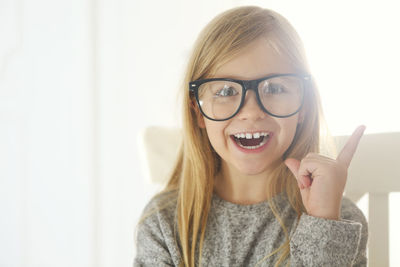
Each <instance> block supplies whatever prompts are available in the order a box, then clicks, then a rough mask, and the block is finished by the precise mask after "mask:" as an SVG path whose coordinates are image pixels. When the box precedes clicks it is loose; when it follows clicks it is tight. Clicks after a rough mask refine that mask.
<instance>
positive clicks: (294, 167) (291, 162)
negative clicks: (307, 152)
mask: <svg viewBox="0 0 400 267" xmlns="http://www.w3.org/2000/svg"><path fill="white" fill-rule="evenodd" d="M284 163H285V165H286V166H287V167H288V168H289V170H290V171H291V172H292V173H293V175H294V178H296V180H297V184H298V186H299V187H300V189H304V188H305V186H304V185H303V184H302V183H301V182H300V181H299V177H298V173H299V168H300V161H298V160H297V159H294V158H288V159H286V160H285V161H284Z"/></svg>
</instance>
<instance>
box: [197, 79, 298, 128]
mask: <svg viewBox="0 0 400 267" xmlns="http://www.w3.org/2000/svg"><path fill="white" fill-rule="evenodd" d="M257 90H258V95H259V97H260V101H261V103H262V105H263V106H264V108H265V109H266V110H267V111H268V112H269V113H271V114H273V115H276V116H288V115H290V114H292V113H294V112H296V111H297V110H298V109H299V108H300V106H301V102H302V99H303V91H304V90H303V81H302V79H301V78H300V77H297V76H279V77H273V78H269V79H266V80H263V81H261V82H260V83H259V84H258V88H257ZM243 91H244V90H242V85H241V84H239V83H236V82H230V81H210V82H206V83H203V84H202V85H200V87H199V89H198V96H199V102H200V108H201V109H202V111H203V113H204V114H205V115H207V117H209V118H212V119H216V120H223V119H227V118H229V117H231V116H232V115H233V114H235V113H236V112H237V111H238V109H239V107H240V104H241V100H242V94H243Z"/></svg>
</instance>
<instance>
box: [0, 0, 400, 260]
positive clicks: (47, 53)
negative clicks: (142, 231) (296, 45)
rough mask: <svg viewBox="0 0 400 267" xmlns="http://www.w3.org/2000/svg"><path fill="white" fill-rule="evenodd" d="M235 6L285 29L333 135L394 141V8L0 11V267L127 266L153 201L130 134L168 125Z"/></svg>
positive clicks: (149, 4)
mask: <svg viewBox="0 0 400 267" xmlns="http://www.w3.org/2000/svg"><path fill="white" fill-rule="evenodd" d="M247 3H250V4H251V3H255V4H260V3H261V4H262V5H264V6H266V7H271V8H273V9H275V10H277V11H280V12H281V13H282V14H283V15H285V16H287V17H288V18H289V19H290V20H291V21H292V22H293V24H294V25H295V26H296V28H298V30H299V32H300V34H301V35H302V37H303V39H304V41H305V44H306V48H307V51H308V54H309V58H310V63H311V66H312V69H313V73H314V75H315V76H316V77H317V79H318V82H319V84H320V85H321V94H322V97H323V102H324V105H325V111H326V115H327V118H328V122H329V124H330V126H331V130H332V132H333V133H334V134H349V133H350V132H351V131H352V130H353V128H354V127H355V126H356V125H357V124H359V123H365V124H367V126H368V129H369V132H379V131H400V125H399V124H398V123H395V122H397V121H398V118H397V116H398V114H400V110H399V109H400V106H399V105H396V99H398V93H397V92H398V91H399V89H400V88H399V86H400V85H399V84H400V83H398V82H397V79H395V77H396V75H397V74H396V70H397V69H396V68H397V66H398V62H400V60H399V59H400V56H399V52H398V50H397V49H396V48H397V47H399V46H400V44H399V37H398V35H396V34H395V30H396V27H395V25H399V23H400V22H399V19H398V17H396V16H395V15H396V14H393V13H394V12H395V11H396V10H398V9H396V8H395V4H394V1H388V0H386V1H380V2H379V5H378V4H375V3H373V2H367V3H366V2H365V1H364V2H361V1H351V3H352V4H351V5H350V4H349V1H334V2H331V4H329V3H328V2H326V1H324V3H323V4H322V3H319V2H318V1H311V0H310V1H301V2H299V1H258V2H257V1H253V2H251V1H238V0H236V1H235V0H230V1H228V0H224V1H211V0H208V1H178V0H171V1H161V0H160V1H144V0H142V1H140V0H139V1H128V0H119V1H115V0H114V1H110V0H98V1H95V0H90V1H89V0H85V1H82V0H80V1H77V0H72V1H49V0H38V1H35V2H32V1H22V0H14V1H13V0H2V1H0V214H1V218H2V219H0V251H2V253H0V266H29V267H31V266H96V267H97V266H110V267H111V266H131V264H132V261H133V255H134V244H133V236H134V226H135V224H136V222H137V220H138V218H139V216H140V213H141V211H142V209H143V207H144V205H145V204H146V202H147V201H148V199H149V198H150V196H151V195H152V194H153V193H154V192H155V190H157V187H155V186H153V185H150V184H149V182H148V181H146V180H145V179H143V173H142V171H141V169H140V168H141V166H140V163H139V156H138V144H137V138H138V132H139V131H140V129H142V128H143V127H146V126H149V125H165V126H174V125H175V126H176V125H179V121H178V119H179V115H178V114H179V109H178V108H177V107H176V92H177V89H178V88H179V86H180V83H181V79H182V72H183V69H184V66H185V63H186V60H187V57H188V55H189V53H190V49H191V46H192V44H193V42H194V40H195V38H196V36H197V34H198V33H199V31H200V30H201V28H202V27H203V26H204V25H205V23H206V22H208V21H209V20H210V19H211V18H212V17H214V16H215V15H216V14H217V13H219V12H221V11H222V10H225V9H226V8H229V7H232V6H234V5H238V4H247ZM299 10H300V11H301V12H299ZM379 14H382V17H380V18H379V19H378V18H376V16H377V15H379ZM343 22H346V23H344V24H343ZM316 37H317V38H316ZM327 63H328V64H327ZM353 72H354V73H355V75H352V73H353ZM386 73H389V74H391V75H390V76H387V75H386ZM377 77H378V78H377ZM381 77H383V78H381ZM342 79H345V82H343V80H342ZM359 88H361V89H362V90H361V91H360V90H359ZM377 88H379V90H377ZM382 88H384V93H382ZM337 96H339V98H337ZM344 96H346V97H344ZM332 99H336V100H334V101H329V100H332ZM360 99H361V100H360ZM377 99H378V100H379V101H378V102H379V103H392V105H388V104H385V105H380V106H379V107H380V108H379V109H377V108H376V106H377V104H376V102H375V101H376V100H377ZM338 102H339V103H340V105H338ZM355 103H357V104H355ZM372 107H373V108H372ZM160 138H162V137H160ZM392 207H393V205H392ZM392 210H393V209H392ZM394 220H397V222H398V221H399V220H398V219H395V218H394V219H393V218H392V221H394ZM397 233H398V232H397ZM393 240H395V239H394V238H393ZM397 240H398V239H397ZM392 242H393V241H392ZM398 243H399V241H397V243H396V244H398ZM394 254H395V253H394V252H393V253H392V265H393V266H394V265H396V264H394V263H399V262H400V260H399V258H395V257H397V255H394ZM397 265H398V264H397Z"/></svg>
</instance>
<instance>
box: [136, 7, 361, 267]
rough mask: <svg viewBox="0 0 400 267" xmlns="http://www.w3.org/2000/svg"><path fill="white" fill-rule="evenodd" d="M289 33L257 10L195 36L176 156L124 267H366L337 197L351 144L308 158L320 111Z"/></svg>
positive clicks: (225, 18) (228, 15) (233, 13)
mask: <svg viewBox="0 0 400 267" xmlns="http://www.w3.org/2000/svg"><path fill="white" fill-rule="evenodd" d="M309 73H310V71H309V69H308V66H307V63H306V58H305V53H304V51H303V46H302V43H301V41H300V38H299V37H298V35H297V33H296V31H295V30H294V29H293V28H292V26H291V25H290V24H289V22H288V21H287V20H286V19H284V18H283V17H282V16H280V15H279V14H277V13H275V12H273V11H271V10H266V9H261V8H259V7H239V8H235V9H232V10H228V11H226V12H224V13H222V14H221V15H219V16H217V17H216V18H215V19H214V20H212V21H211V22H210V23H209V24H208V25H207V26H206V28H205V29H204V30H203V31H202V32H201V34H200V36H199V38H198V40H197V42H196V44H195V47H194V51H193V53H192V56H191V59H190V61H189V66H188V68H187V73H186V78H185V87H184V96H183V145H182V149H181V151H180V154H179V157H178V159H177V163H176V166H175V168H174V171H173V173H172V175H171V176H170V179H169V182H168V184H167V186H166V188H165V189H164V190H163V191H162V192H161V193H160V194H158V195H157V196H155V197H154V198H153V199H152V200H151V201H150V203H149V204H148V205H147V207H146V208H145V211H144V215H143V218H142V219H141V221H140V222H139V225H138V232H137V254H136V258H135V261H134V265H135V266H200V265H201V266H272V265H275V266H278V265H279V266H280V265H290V266H366V243H367V224H366V220H365V218H364V216H363V214H362V213H361V211H360V210H359V209H358V208H357V207H356V206H355V205H354V204H353V203H352V202H351V201H350V200H348V199H346V198H343V199H342V194H343V191H344V186H345V183H346V179H347V168H348V166H349V164H350V161H351V158H352V156H353V154H354V152H355V150H356V147H357V144H358V141H359V139H360V138H361V136H362V134H363V131H364V127H359V128H358V129H357V130H356V131H355V133H354V134H353V135H352V137H351V138H350V139H349V141H348V143H347V145H346V146H345V147H344V149H343V150H342V151H341V153H340V154H339V156H338V157H337V159H331V158H327V157H324V156H322V155H319V154H318V152H319V147H320V139H319V134H320V122H321V120H322V117H321V108H320V102H319V97H318V92H317V88H316V85H315V83H314V82H313V80H312V78H311V76H310V74H309Z"/></svg>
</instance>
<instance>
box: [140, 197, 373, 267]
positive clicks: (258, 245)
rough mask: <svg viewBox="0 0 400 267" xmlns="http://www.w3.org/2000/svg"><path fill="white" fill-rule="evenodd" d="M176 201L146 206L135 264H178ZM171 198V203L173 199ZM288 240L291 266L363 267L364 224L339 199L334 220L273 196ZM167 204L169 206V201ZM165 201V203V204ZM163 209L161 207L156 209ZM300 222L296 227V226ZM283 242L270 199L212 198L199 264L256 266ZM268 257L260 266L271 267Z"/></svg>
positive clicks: (357, 213) (164, 199) (160, 200)
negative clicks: (238, 201)
mask: <svg viewBox="0 0 400 267" xmlns="http://www.w3.org/2000/svg"><path fill="white" fill-rule="evenodd" d="M174 199H176V197H175V196H174V194H171V193H169V194H164V195H161V196H158V197H156V198H153V199H152V200H151V201H150V203H149V204H148V205H147V206H146V208H145V210H144V213H143V214H147V213H148V212H149V211H152V210H153V209H154V208H155V209H159V210H158V211H156V212H153V213H151V215H150V216H148V217H146V219H144V221H142V222H141V223H140V224H139V225H138V228H137V239H136V245H137V251H136V257H135V260H134V266H135V267H137V266H157V267H159V266H178V265H179V263H180V261H181V259H180V253H179V242H178V241H177V240H178V239H177V234H176V231H174V225H175V229H176V221H175V220H174V218H175V215H176V212H175V210H176V200H174ZM171 200H172V201H171ZM273 200H274V201H275V203H276V206H277V207H278V208H279V210H280V214H281V217H282V219H283V222H284V224H285V225H286V227H287V229H288V233H289V237H290V256H289V257H288V259H287V261H286V263H289V265H290V266H366V265H367V259H366V245H367V239H368V229H367V222H366V220H365V217H364V215H363V214H362V212H361V211H360V210H359V209H358V208H357V206H356V205H355V204H354V203H353V202H351V201H350V200H349V199H347V198H343V201H342V210H341V220H340V221H333V220H327V219H322V218H316V217H312V216H308V215H306V214H303V215H302V216H301V217H300V220H299V221H297V215H296V212H295V211H294V210H293V209H292V208H291V206H290V205H289V202H288V199H287V196H286V195H285V194H284V193H281V194H279V195H277V196H275V197H274V198H273ZM168 201H169V202H168ZM168 203H169V204H168ZM160 208H161V209H160ZM297 223H298V225H297V227H296V224H297ZM284 241H285V234H284V232H283V230H282V227H281V226H280V224H279V223H278V221H277V220H276V219H275V216H274V214H273V213H272V211H271V208H270V206H269V204H268V201H265V202H262V203H258V204H253V205H238V204H234V203H231V202H228V201H225V200H223V199H221V198H220V197H218V196H217V195H216V194H214V195H213V198H212V206H211V210H210V213H209V217H208V222H207V228H206V233H205V239H204V244H203V251H202V262H201V265H202V266H218V267H219V266H255V265H256V264H257V263H258V262H259V261H260V260H262V259H263V258H264V257H265V256H267V255H268V254H270V253H271V252H272V251H274V250H275V249H276V248H278V247H279V246H280V245H282V244H283V243H284ZM277 258H278V257H277V256H272V257H269V258H267V259H265V260H264V261H262V263H261V264H260V265H258V266H273V265H274V262H276V260H277Z"/></svg>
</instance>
